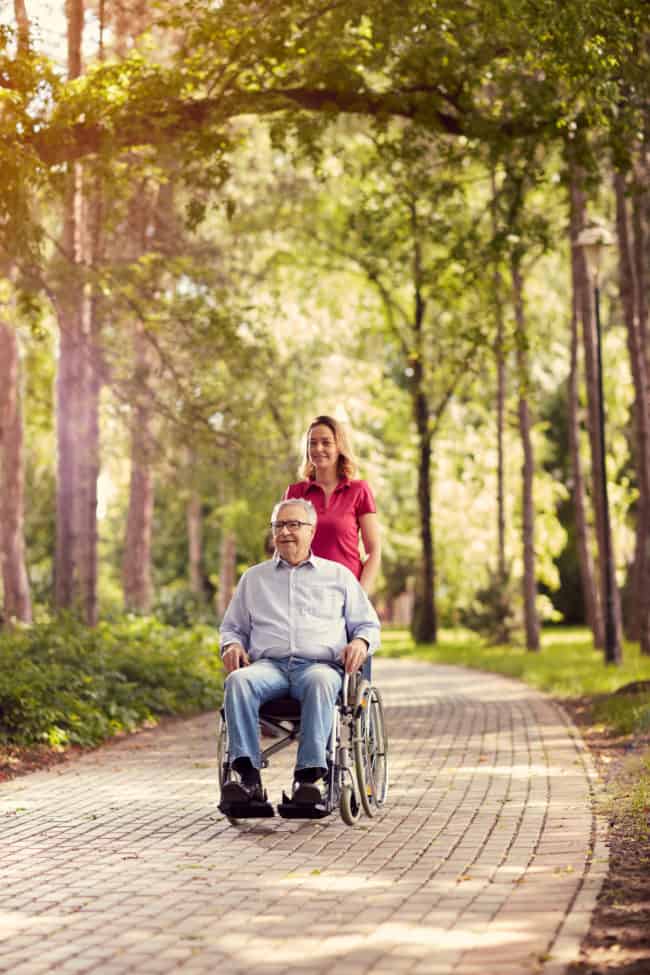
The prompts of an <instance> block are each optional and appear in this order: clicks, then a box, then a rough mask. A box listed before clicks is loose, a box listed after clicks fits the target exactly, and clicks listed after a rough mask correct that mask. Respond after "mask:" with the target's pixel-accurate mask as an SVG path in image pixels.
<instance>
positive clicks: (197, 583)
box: [187, 491, 205, 599]
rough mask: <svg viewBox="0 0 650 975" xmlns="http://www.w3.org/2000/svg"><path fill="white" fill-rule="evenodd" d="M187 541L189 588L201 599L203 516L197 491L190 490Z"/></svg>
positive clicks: (203, 590)
mask: <svg viewBox="0 0 650 975" xmlns="http://www.w3.org/2000/svg"><path fill="white" fill-rule="evenodd" d="M187 542H188V546H187V547H188V561H189V583H190V590H191V591H192V592H193V593H195V594H196V595H197V596H198V597H199V598H200V599H203V598H204V597H205V587H204V585H203V516H202V512H201V496H200V494H199V493H198V491H192V492H191V494H190V497H189V500H188V502H187Z"/></svg>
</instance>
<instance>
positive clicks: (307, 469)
mask: <svg viewBox="0 0 650 975" xmlns="http://www.w3.org/2000/svg"><path fill="white" fill-rule="evenodd" d="M319 426H325V427H329V428H330V430H331V431H332V434H333V435H334V442H335V444H336V449H337V450H338V452H339V459H338V462H337V465H336V473H337V475H338V476H339V477H354V475H355V474H356V471H357V461H356V458H355V456H354V454H353V453H352V448H351V447H350V441H349V440H348V435H347V433H346V432H345V427H344V426H343V424H341V423H339V421H338V420H335V419H334V417H332V416H317V417H316V419H314V420H312V421H311V423H310V424H309V426H308V427H307V434H306V436H305V462H304V464H303V468H302V470H301V472H300V473H301V474H302V476H303V477H304V478H306V479H307V480H308V481H313V480H314V478H315V476H316V468H315V467H314V465H313V464H312V462H311V461H310V459H309V437H310V434H311V432H312V430H313V429H314V427H319Z"/></svg>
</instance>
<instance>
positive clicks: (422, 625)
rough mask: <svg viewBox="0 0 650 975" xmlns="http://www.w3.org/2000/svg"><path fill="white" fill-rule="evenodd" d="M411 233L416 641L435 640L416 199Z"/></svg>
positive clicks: (427, 436) (429, 445) (428, 464)
mask: <svg viewBox="0 0 650 975" xmlns="http://www.w3.org/2000/svg"><path fill="white" fill-rule="evenodd" d="M410 209H411V232H412V240H413V288H414V294H415V307H414V318H413V355H412V363H411V367H412V369H413V376H412V378H411V396H412V403H413V418H414V420H415V429H416V433H417V440H418V511H419V515H420V542H421V547H422V567H421V572H420V580H419V590H420V591H419V593H418V594H417V599H416V606H415V614H414V617H413V626H412V630H413V636H414V637H415V639H416V640H417V642H418V643H435V642H436V640H437V639H438V621H437V618H436V596H435V591H436V576H435V557H434V551H433V529H432V516H433V511H432V507H433V506H432V503H431V427H430V422H429V400H428V397H427V395H426V391H425V374H424V361H425V352H424V342H423V336H422V329H423V325H424V313H425V300H424V297H423V293H422V253H421V244H420V229H419V225H418V213H417V206H416V203H415V200H413V201H412V202H411V208H410Z"/></svg>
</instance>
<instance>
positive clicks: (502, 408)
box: [490, 169, 508, 586]
mask: <svg viewBox="0 0 650 975" xmlns="http://www.w3.org/2000/svg"><path fill="white" fill-rule="evenodd" d="M490 181H491V192H492V235H493V237H495V238H496V236H497V233H498V222H497V215H496V197H497V190H496V177H495V173H494V169H492V170H491V171H490ZM492 285H493V289H494V298H493V300H494V317H495V323H496V338H495V342H494V358H495V361H496V367H497V429H496V435H497V573H498V578H499V584H500V585H501V586H504V585H505V583H506V580H507V577H508V570H507V565H506V506H505V447H504V439H505V415H506V381H507V379H506V359H505V351H504V332H505V328H504V321H503V302H502V300H501V290H502V282H501V271H500V269H499V261H498V258H495V262H494V272H493V275H492Z"/></svg>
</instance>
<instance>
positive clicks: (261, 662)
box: [219, 499, 379, 816]
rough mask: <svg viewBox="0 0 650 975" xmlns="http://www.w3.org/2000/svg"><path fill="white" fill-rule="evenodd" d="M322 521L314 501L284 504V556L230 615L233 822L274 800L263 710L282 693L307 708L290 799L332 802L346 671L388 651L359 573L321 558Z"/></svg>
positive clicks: (257, 578) (259, 571)
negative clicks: (317, 549) (335, 737)
mask: <svg viewBox="0 0 650 975" xmlns="http://www.w3.org/2000/svg"><path fill="white" fill-rule="evenodd" d="M316 518H317V515H316V509H315V508H314V506H313V505H312V504H311V502H310V501H306V500H303V499H291V500H288V501H281V502H279V504H276V506H275V507H274V509H273V514H272V516H271V527H272V529H273V538H274V542H275V554H274V556H273V558H272V559H270V560H269V561H267V562H262V563H259V564H258V565H254V566H252V567H251V568H250V569H248V570H247V571H246V572H245V573H244V575H243V576H242V578H241V579H240V581H239V584H238V586H237V589H236V590H235V593H234V595H233V598H232V600H231V602H230V605H229V606H228V609H227V610H226V613H225V615H224V618H223V622H222V625H221V631H220V642H221V655H222V658H223V663H224V668H225V670H226V671H227V677H226V682H225V697H224V709H225V715H226V723H227V727H228V737H229V752H230V760H231V763H232V767H233V769H234V771H235V772H236V773H237V776H238V779H239V780H238V781H237V780H236V779H233V780H231V781H228V782H226V783H225V784H224V786H223V789H222V794H221V803H220V806H219V808H220V809H221V811H222V812H223V813H224V814H225V815H226V816H228V815H230V814H231V813H232V810H233V809H237V810H239V812H238V813H237V814H238V815H241V814H242V813H241V810H242V807H243V808H246V804H255V803H264V802H266V793H265V792H264V789H263V787H262V780H261V776H260V767H261V751H260V740H259V709H260V707H261V706H262V705H263V704H265V703H266V702H267V701H270V700H272V699H274V698H277V697H281V696H284V697H292V698H295V699H297V700H298V701H300V705H301V721H300V739H299V746H298V755H297V760H296V766H295V771H294V782H293V786H292V789H291V800H290V801H291V802H293V803H297V804H301V805H302V804H305V805H316V804H319V803H322V801H323V796H324V790H325V777H326V774H327V758H326V755H327V743H328V739H329V736H330V732H331V728H332V720H333V713H334V706H335V703H336V700H337V697H338V694H339V692H340V690H341V686H342V681H343V674H344V672H345V673H348V674H354V673H356V672H357V671H358V670H359V668H360V667H362V665H363V663H364V662H365V660H366V658H367V657H368V655H369V654H371V653H373V652H374V651H375V650H376V648H377V647H378V645H379V619H378V618H377V614H376V613H375V610H374V609H373V607H372V604H371V603H370V601H369V599H368V597H367V595H366V593H365V592H364V590H363V589H362V588H361V585H360V584H359V582H358V581H357V579H356V578H355V576H354V575H353V573H352V572H350V570H349V569H347V568H345V566H342V565H339V563H337V562H331V561H330V560H329V559H322V558H319V557H318V556H315V555H313V554H312V552H311V540H312V538H313V535H314V531H315V528H316Z"/></svg>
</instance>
